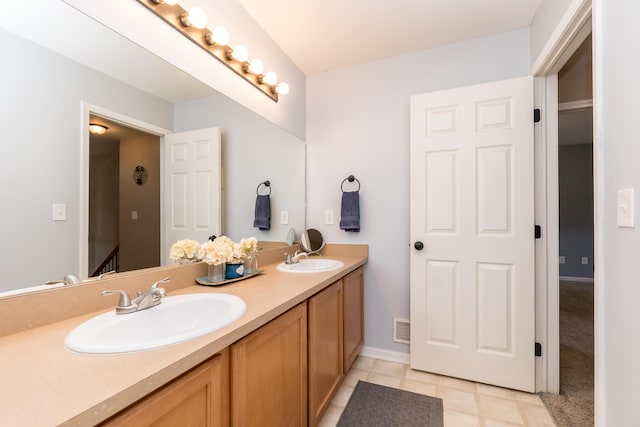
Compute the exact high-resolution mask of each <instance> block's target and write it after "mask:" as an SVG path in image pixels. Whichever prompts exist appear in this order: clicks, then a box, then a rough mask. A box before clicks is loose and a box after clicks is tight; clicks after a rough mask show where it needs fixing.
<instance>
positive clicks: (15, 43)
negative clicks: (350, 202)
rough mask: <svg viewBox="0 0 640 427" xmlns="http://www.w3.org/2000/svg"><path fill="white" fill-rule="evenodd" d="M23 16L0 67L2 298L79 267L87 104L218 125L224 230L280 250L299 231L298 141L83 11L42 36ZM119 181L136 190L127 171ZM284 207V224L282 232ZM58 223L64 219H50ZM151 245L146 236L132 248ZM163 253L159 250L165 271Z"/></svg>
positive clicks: (176, 123)
mask: <svg viewBox="0 0 640 427" xmlns="http://www.w3.org/2000/svg"><path fill="white" fill-rule="evenodd" d="M28 9H29V8H25V9H24V14H25V16H15V15H14V16H10V17H5V18H2V19H0V51H1V52H2V55H3V63H4V64H5V66H4V67H3V78H2V79H0V92H1V93H2V94H3V95H2V97H1V98H0V123H1V124H2V126H1V129H2V131H3V139H4V141H3V151H4V159H5V162H4V165H3V167H2V168H0V186H1V187H2V194H3V196H4V197H3V202H4V209H2V212H1V213H0V221H1V223H2V230H3V241H4V244H3V245H2V249H0V256H1V257H2V265H3V280H2V282H1V283H0V292H3V291H12V290H17V289H22V288H30V287H33V286H36V285H42V284H44V283H45V282H46V281H50V280H58V279H62V278H64V277H65V276H66V275H68V274H79V272H80V271H82V270H83V268H82V267H81V265H80V264H81V259H82V253H81V252H82V249H81V248H82V244H83V242H82V239H83V237H82V231H81V230H83V227H85V226H86V227H88V225H87V224H88V222H89V218H88V214H87V211H86V210H85V209H84V208H83V206H82V205H83V203H84V201H83V200H84V196H83V192H84V191H85V190H86V187H87V186H88V185H89V184H88V177H87V176H85V173H84V172H83V171H84V170H85V169H86V168H88V166H87V165H86V164H85V163H87V162H88V159H89V155H88V153H86V152H83V150H86V148H83V142H82V141H83V138H84V137H83V136H82V135H83V129H84V128H85V127H86V124H84V125H83V120H88V116H87V117H85V115H84V111H83V108H82V105H86V104H89V105H95V106H100V107H102V108H104V109H107V110H109V111H114V112H117V113H118V114H122V115H123V116H126V117H132V118H135V119H137V120H139V121H142V122H144V123H149V124H152V125H153V126H154V127H156V128H157V129H165V130H168V131H173V132H183V131H190V130H195V129H201V128H210V127H218V128H220V131H221V136H222V137H221V140H222V188H221V191H222V208H221V212H220V215H221V217H222V230H221V232H222V233H223V234H226V235H228V236H229V237H231V238H232V239H240V238H242V237H247V236H255V237H256V238H257V239H258V240H259V241H265V242H284V241H285V240H286V238H287V235H288V233H289V232H290V229H292V228H293V229H294V230H295V231H296V233H298V234H299V233H301V232H302V231H303V230H304V228H305V224H304V218H305V214H304V205H305V193H304V191H305V182H304V181H305V178H304V176H305V172H304V167H305V143H304V141H301V140H300V139H299V138H296V137H295V136H293V135H291V134H290V133H288V132H286V131H284V130H283V129H281V128H279V127H278V126H276V125H274V124H272V123H271V122H269V121H267V120H265V119H264V118H262V117H260V116H258V115H257V114H255V113H253V112H251V111H249V110H248V109H246V108H245V107H243V106H240V105H239V104H237V103H235V102H234V101H233V100H230V99H228V98H226V97H224V96H222V95H220V94H218V93H217V92H215V91H214V90H212V89H211V88H209V87H208V86H206V85H204V84H202V83H201V82H199V81H197V80H195V79H193V78H192V77H191V76H189V75H187V74H185V73H183V72H181V71H180V70H178V69H176V68H175V67H173V66H172V65H171V64H168V63H166V62H165V61H163V60H161V59H159V58H157V57H155V56H154V55H152V54H150V53H149V52H147V51H145V50H144V49H141V48H140V47H139V46H136V45H135V44H133V43H131V42H130V41H128V40H126V39H124V38H123V37H121V36H120V35H118V34H116V33H114V32H112V31H111V30H109V29H108V28H106V27H104V26H103V25H101V24H100V23H98V22H96V21H94V20H92V19H90V18H88V17H86V16H84V15H82V14H76V15H77V16H76V17H75V18H74V19H78V20H79V21H78V22H76V23H75V24H77V25H69V23H68V22H66V21H65V20H58V19H50V20H48V21H47V22H46V26H47V27H46V28H44V29H43V32H45V33H48V36H47V37H42V36H41V38H40V39H38V37H32V36H30V35H28V32H29V31H28V29H25V28H22V29H20V27H21V25H20V20H21V19H27V18H28V14H29V13H32V14H33V15H34V16H32V17H31V18H33V19H36V20H38V21H40V22H42V23H43V24H44V22H43V19H40V17H42V16H43V14H44V15H46V13H45V12H43V11H41V10H32V11H31V12H30V11H29V10H28ZM36 15H37V16H36ZM44 40H46V42H44ZM83 103H84V104H83ZM114 155H115V156H118V155H122V154H112V156H114ZM121 163H124V164H126V165H127V167H128V166H130V165H131V164H133V165H136V166H137V165H138V163H141V162H138V161H137V160H136V159H127V160H126V161H125V162H123V161H121ZM145 166H146V165H145ZM134 168H135V167H134ZM145 172H146V173H147V174H148V175H147V176H145V179H148V176H150V175H152V174H161V173H162V171H161V168H160V165H158V164H154V163H153V161H151V164H150V165H149V166H148V168H147V169H145ZM125 174H126V176H127V177H128V178H129V180H130V181H131V184H132V185H136V183H135V179H134V176H133V174H134V170H133V169H132V170H131V171H128V170H127V171H125ZM265 180H269V181H270V183H271V201H272V206H271V208H272V218H271V228H270V230H268V231H266V230H258V229H257V228H254V227H253V216H254V206H255V200H256V189H257V187H258V185H259V184H260V183H261V182H263V181H265ZM162 197H163V196H162V194H161V195H160V199H162ZM54 205H55V207H54ZM61 209H62V210H61ZM129 210H135V209H129ZM283 211H286V213H287V215H286V216H287V217H288V221H287V222H288V223H287V224H281V213H282V212H283ZM54 215H58V218H60V217H64V219H60V220H54ZM131 215H132V214H131V212H129V211H128V215H127V216H128V217H129V218H131ZM137 220H138V221H141V220H144V218H138V219H137ZM134 230H135V229H134ZM134 233H135V231H134ZM134 240H135V239H134ZM147 241H148V242H147ZM157 244H158V243H157V242H154V241H153V239H147V238H144V237H142V238H140V239H137V245H138V247H137V249H136V250H138V251H144V250H145V247H148V245H154V246H157ZM269 246H270V247H272V246H273V245H271V244H269ZM155 250H157V248H155ZM165 255H166V254H160V258H161V260H160V263H161V264H162V263H164V262H165V260H166V257H165Z"/></svg>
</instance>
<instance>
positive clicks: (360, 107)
mask: <svg viewBox="0 0 640 427" xmlns="http://www.w3.org/2000/svg"><path fill="white" fill-rule="evenodd" d="M528 70H529V34H528V30H527V29H524V30H517V31H512V32H508V33H503V34H498V35H494V36H490V37H485V38H482V39H476V40H472V41H468V42H464V43H459V44H453V45H449V46H445V47H441V48H435V49H430V50H426V51H423V52H418V53H413V54H409V55H403V56H399V57H395V58H389V59H385V60H381V61H376V62H371V63H367V64H362V65H357V66H353V67H349V68H345V69H341V70H337V71H333V72H327V73H320V74H316V75H311V76H308V77H307V99H308V101H307V114H308V116H307V226H308V227H315V228H318V229H319V230H320V231H321V232H322V233H323V234H324V236H325V238H326V240H327V241H329V242H339V243H368V244H369V251H370V252H369V253H370V257H369V264H368V266H367V268H366V270H365V283H366V285H365V286H366V289H365V345H366V346H368V347H375V348H379V349H385V350H390V351H397V352H408V346H406V345H404V344H396V343H393V342H392V318H393V317H404V318H408V316H409V250H410V246H409V245H410V243H411V238H410V236H409V97H410V96H411V95H414V94H419V93H424V92H429V91H435V90H441V89H448V88H454V87H458V86H466V85H472V84H478V83H484V82H489V81H496V80H502V79H509V78H514V77H521V76H525V75H527V74H528ZM349 174H353V175H355V176H356V177H357V178H358V179H359V180H360V182H361V184H362V188H361V190H360V209H361V231H360V232H359V233H347V232H344V231H341V230H340V229H339V227H338V223H339V217H340V215H339V214H340V197H341V192H340V183H341V182H342V180H343V179H344V178H346V177H347V176H348V175H349ZM327 209H332V210H334V212H335V214H336V215H335V216H336V223H335V225H324V213H325V210H327Z"/></svg>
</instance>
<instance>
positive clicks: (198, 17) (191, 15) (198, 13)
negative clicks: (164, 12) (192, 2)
mask: <svg viewBox="0 0 640 427" xmlns="http://www.w3.org/2000/svg"><path fill="white" fill-rule="evenodd" d="M208 23H209V17H208V16H207V12H205V11H204V9H203V8H201V7H192V8H191V9H189V12H187V13H186V14H184V15H183V16H182V24H184V25H185V26H190V25H191V26H194V27H196V28H200V29H202V28H204V27H206V26H207V24H208Z"/></svg>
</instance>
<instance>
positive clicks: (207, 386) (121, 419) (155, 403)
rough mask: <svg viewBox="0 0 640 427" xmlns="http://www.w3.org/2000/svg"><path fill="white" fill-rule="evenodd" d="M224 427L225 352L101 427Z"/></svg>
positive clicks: (226, 411)
mask: <svg viewBox="0 0 640 427" xmlns="http://www.w3.org/2000/svg"><path fill="white" fill-rule="evenodd" d="M228 425H229V351H228V349H225V350H224V351H222V352H221V353H219V354H217V355H215V356H214V357H212V358H211V359H209V360H208V361H206V362H204V363H202V364H200V365H198V366H197V367H195V368H193V369H192V370H190V371H189V372H187V373H186V374H184V375H182V376H181V377H179V378H177V379H175V380H173V381H172V382H170V383H169V384H167V385H165V386H164V387H162V388H160V389H159V390H157V391H155V392H153V393H151V394H149V395H148V396H146V397H145V398H143V399H142V400H139V401H138V402H136V403H134V404H133V405H131V406H130V407H128V408H127V409H125V410H123V411H121V412H120V413H118V414H117V415H115V416H114V417H112V418H110V419H109V420H107V421H105V422H104V423H102V424H101V426H109V427H111V426H132V427H133V426H135V427H140V426H153V427H175V426H207V427H217V426H228Z"/></svg>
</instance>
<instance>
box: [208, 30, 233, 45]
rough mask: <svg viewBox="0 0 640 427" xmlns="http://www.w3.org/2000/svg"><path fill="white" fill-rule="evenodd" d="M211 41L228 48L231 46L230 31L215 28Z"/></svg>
mask: <svg viewBox="0 0 640 427" xmlns="http://www.w3.org/2000/svg"><path fill="white" fill-rule="evenodd" d="M211 40H213V42H214V43H215V44H217V45H220V46H226V45H228V44H229V31H228V30H227V29H226V28H225V27H220V26H218V27H215V28H214V29H213V33H212V35H211Z"/></svg>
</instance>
